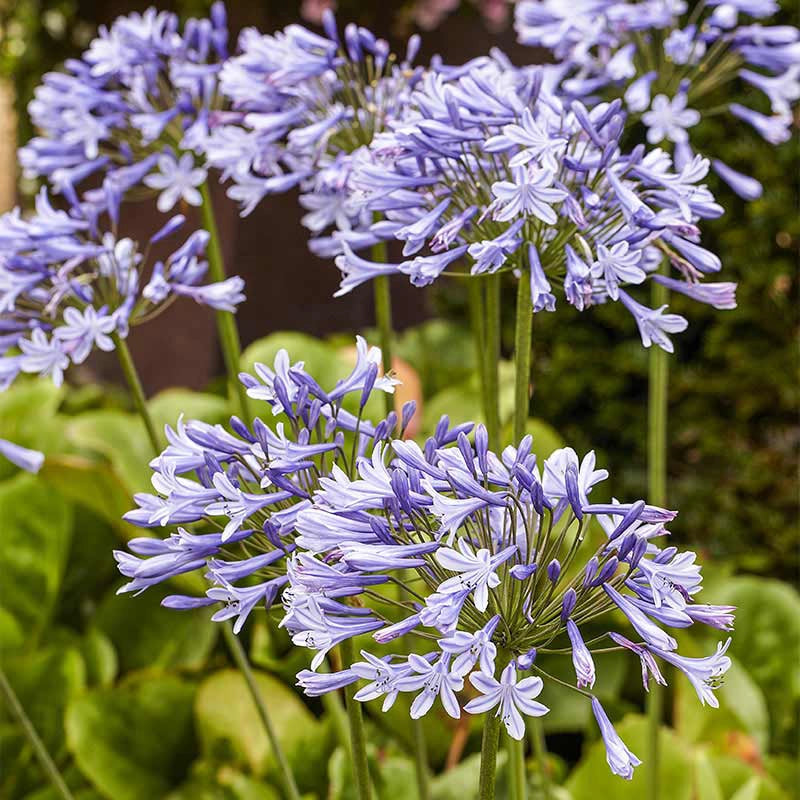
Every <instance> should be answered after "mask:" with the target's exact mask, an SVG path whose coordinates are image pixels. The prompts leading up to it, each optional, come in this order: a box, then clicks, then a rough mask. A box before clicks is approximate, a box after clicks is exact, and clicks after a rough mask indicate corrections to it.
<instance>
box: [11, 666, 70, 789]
mask: <svg viewBox="0 0 800 800" xmlns="http://www.w3.org/2000/svg"><path fill="white" fill-rule="evenodd" d="M0 689H2V692H3V695H4V696H5V698H6V702H7V703H8V707H9V708H10V709H11V713H12V714H13V715H14V716H15V717H16V718H17V721H18V722H19V724H20V725H21V726H22V730H23V731H25V736H26V738H27V739H28V742H29V743H30V745H31V747H32V748H33V752H34V753H35V754H36V758H37V759H38V760H39V764H41V767H42V769H43V770H44V771H45V773H47V777H48V778H49V779H50V783H52V784H53V788H54V789H55V790H56V792H57V793H58V795H59V797H61V798H63V800H75V798H74V795H73V794H72V792H71V791H70V790H69V787H68V786H67V784H66V782H65V781H64V778H63V777H61V773H60V772H59V771H58V767H57V766H56V764H55V762H54V761H53V759H52V758H51V756H50V753H48V752H47V748H46V747H45V744H44V742H43V741H42V740H41V739H40V738H39V734H38V733H37V732H36V728H34V727H33V723H32V722H31V721H30V719H29V718H28V715H27V714H26V713H25V709H24V708H23V707H22V703H20V701H19V698H18V697H17V695H16V694H15V692H14V690H13V689H12V688H11V684H10V683H9V682H8V679H7V678H6V675H5V672H3V670H2V669H1V668H0Z"/></svg>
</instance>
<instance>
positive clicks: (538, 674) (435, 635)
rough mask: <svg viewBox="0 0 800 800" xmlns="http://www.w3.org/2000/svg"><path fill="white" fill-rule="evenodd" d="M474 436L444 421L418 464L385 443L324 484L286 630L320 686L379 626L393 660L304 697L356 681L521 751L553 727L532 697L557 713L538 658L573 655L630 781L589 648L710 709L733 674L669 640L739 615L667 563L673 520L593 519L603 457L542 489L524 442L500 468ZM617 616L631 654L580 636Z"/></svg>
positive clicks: (716, 659) (416, 454)
mask: <svg viewBox="0 0 800 800" xmlns="http://www.w3.org/2000/svg"><path fill="white" fill-rule="evenodd" d="M471 428H472V426H469V427H466V428H465V427H464V426H458V428H456V429H451V428H450V426H449V421H448V422H447V423H444V424H443V425H442V426H440V427H439V428H438V429H437V433H436V435H435V436H434V437H431V439H429V440H428V441H427V442H426V443H425V446H424V447H421V446H420V445H419V444H417V443H415V442H413V441H409V440H397V439H395V440H393V441H390V442H388V443H386V442H381V443H380V444H378V445H376V446H375V447H374V448H373V450H372V453H370V452H369V451H367V452H365V453H364V455H363V456H362V457H360V458H359V459H358V461H357V464H356V471H355V473H354V474H352V475H350V476H347V475H345V474H343V473H337V474H336V475H332V476H331V477H330V478H326V479H324V480H322V481H320V488H319V489H318V490H317V491H316V493H314V494H313V496H312V497H311V498H310V500H309V505H308V506H307V507H306V508H304V509H303V510H302V511H301V512H300V513H299V514H298V516H297V525H296V527H297V532H298V535H297V537H296V539H295V543H296V546H297V550H296V552H295V553H294V554H293V556H292V560H291V564H290V568H289V570H288V576H289V580H288V585H287V588H286V589H285V590H284V593H283V598H284V608H285V616H284V619H283V621H282V623H281V624H282V625H284V626H285V627H287V628H288V630H289V631H290V633H292V634H293V638H294V641H295V642H296V643H297V644H300V645H303V646H306V647H309V648H310V649H311V650H313V651H314V652H315V656H314V659H313V661H312V670H313V669H316V668H317V667H319V666H320V664H321V663H322V659H321V657H320V654H324V653H325V652H327V650H328V649H329V648H330V646H331V643H332V642H334V641H342V640H343V639H345V638H348V637H351V636H356V635H362V634H363V633H364V632H365V631H367V630H368V629H369V628H370V626H374V627H373V630H372V631H371V632H372V636H373V638H374V639H375V640H376V641H378V642H380V643H381V644H383V645H385V646H386V647H390V648H391V647H392V645H394V647H395V648H396V651H397V652H392V653H391V654H390V655H385V656H384V657H383V659H382V660H380V661H379V660H378V659H377V658H376V657H375V656H372V655H371V654H369V652H368V650H367V649H365V650H364V651H363V652H362V657H365V658H368V662H369V665H371V666H367V665H364V663H363V662H357V663H356V664H353V665H349V664H344V665H343V670H342V671H341V672H338V673H334V674H333V675H331V676H326V678H325V680H324V681H318V680H316V679H314V678H311V677H310V673H308V672H307V671H304V672H303V673H301V675H300V676H298V677H299V679H300V685H301V686H304V687H310V688H311V690H312V692H313V693H314V694H318V693H320V692H323V691H326V690H330V691H333V690H334V689H335V688H337V687H338V686H340V685H341V684H342V682H343V681H345V680H347V681H348V682H349V681H351V679H352V682H357V681H358V679H359V678H360V677H361V675H362V674H363V676H364V678H365V679H368V680H369V681H371V682H370V683H369V684H368V685H367V686H364V687H362V688H360V689H358V690H357V691H356V694H355V696H356V699H357V700H361V701H363V702H369V701H370V700H373V699H377V698H379V697H383V698H384V704H385V705H386V704H387V703H388V704H389V705H391V704H393V703H394V701H395V699H396V697H397V694H398V693H402V692H413V693H415V697H414V700H413V703H412V706H411V714H412V716H413V717H419V716H421V715H423V714H425V713H427V712H428V711H429V710H430V709H431V708H433V707H434V705H435V704H436V703H437V702H439V703H441V705H442V707H443V709H444V710H445V712H446V713H447V714H449V715H450V716H452V717H455V718H458V717H459V716H460V715H461V712H462V711H466V712H467V713H474V714H479V713H486V712H492V713H495V714H496V715H497V716H498V717H500V718H501V720H502V722H503V724H504V726H505V729H506V731H507V733H508V735H509V736H511V737H513V738H515V739H521V738H523V736H524V733H525V721H524V717H525V716H526V715H527V716H541V715H543V714H546V713H547V712H548V706H547V705H546V703H545V704H543V703H541V702H539V700H538V698H539V696H540V694H541V695H542V697H543V698H544V699H545V700H546V693H547V686H548V683H553V682H555V679H554V678H553V677H552V676H551V675H550V674H549V673H548V672H547V671H546V669H544V668H543V667H542V666H540V665H539V663H538V662H537V658H538V656H539V654H548V655H550V656H552V657H555V656H557V655H562V656H565V657H570V656H571V659H572V664H573V667H574V670H575V685H574V689H575V691H576V692H579V693H580V694H581V695H583V696H585V697H586V698H587V700H588V701H590V702H591V704H592V707H593V710H594V713H595V717H596V718H597V721H598V725H599V726H600V730H601V734H602V737H603V739H604V741H605V743H606V747H607V750H608V756H609V765H610V766H611V768H612V770H613V771H614V772H616V773H617V774H619V775H621V776H622V777H625V778H630V777H631V775H632V773H633V769H634V767H635V766H636V765H637V764H638V763H640V762H639V760H638V759H637V758H636V756H635V755H633V754H632V753H631V752H630V751H629V750H628V749H627V748H626V747H625V745H624V743H622V741H621V740H620V739H619V737H618V736H617V734H616V732H615V731H614V729H613V725H612V724H611V722H610V721H609V719H608V717H607V716H606V715H605V712H604V711H603V710H602V708H601V707H600V706H599V704H598V703H597V701H596V699H595V698H593V696H592V695H591V693H590V690H591V689H592V687H593V686H594V683H595V678H596V672H597V669H598V668H599V667H600V666H601V662H600V663H598V664H597V665H596V663H595V659H594V657H593V648H594V647H596V646H598V644H599V643H600V642H602V640H603V639H605V638H606V636H608V637H609V638H610V640H611V646H612V648H613V649H619V650H621V651H631V652H633V653H634V654H635V655H636V656H638V657H639V659H640V660H641V662H642V664H643V680H644V681H645V686H646V680H647V679H648V678H649V675H650V674H651V673H652V674H653V675H654V676H655V677H656V679H657V680H658V681H659V682H662V681H663V676H662V675H661V673H660V671H659V670H658V666H657V662H658V661H667V662H669V663H671V664H673V665H675V666H677V667H678V669H680V670H682V671H683V672H685V673H686V675H687V676H688V677H689V679H690V680H691V681H692V683H693V684H694V685H695V687H696V688H697V689H698V693H699V695H700V697H701V700H703V702H707V703H712V699H713V689H714V688H716V687H717V686H719V682H720V681H721V679H722V676H723V674H724V672H725V670H726V669H727V667H728V666H729V659H727V657H726V656H725V654H724V653H725V647H727V645H726V646H725V647H721V648H720V649H719V651H718V653H717V654H716V655H714V656H711V657H709V658H707V659H686V658H684V657H681V656H679V655H678V654H677V652H676V649H677V643H676V642H675V640H674V639H673V638H672V637H671V636H670V635H669V634H668V633H667V632H666V631H665V630H664V629H663V628H662V625H666V626H670V627H673V626H679V627H689V626H690V625H692V624H693V623H694V622H695V621H712V620H715V618H719V619H721V618H722V617H723V616H726V615H728V614H729V613H730V609H729V608H728V607H721V608H719V609H718V613H715V612H714V611H711V610H710V609H709V608H708V607H706V606H698V605H696V595H697V594H698V592H699V591H700V587H701V577H700V571H699V566H698V565H697V564H696V563H695V562H696V559H695V556H694V554H693V553H680V552H679V551H678V550H677V548H674V547H668V548H665V549H662V548H661V547H659V546H658V544H657V542H658V540H659V539H660V537H663V536H664V535H666V534H667V533H668V532H667V530H666V527H665V526H666V525H667V524H668V523H669V522H670V521H671V520H673V519H674V518H675V515H676V512H674V511H670V510H668V509H664V508H659V507H657V506H652V505H648V504H647V503H645V502H644V501H641V500H640V501H637V502H635V503H618V502H616V501H614V502H612V503H597V502H594V499H595V494H596V493H597V492H600V491H602V489H601V488H600V486H601V484H602V483H603V481H605V480H606V479H607V478H608V473H607V472H606V471H605V470H598V469H595V459H594V454H593V453H590V454H587V455H586V456H584V457H583V458H579V456H578V455H577V454H576V453H575V451H574V450H572V449H570V448H562V449H560V450H557V451H555V452H554V453H552V454H551V455H550V456H549V457H548V458H547V459H545V461H544V463H543V465H542V471H541V473H540V469H539V467H538V465H537V463H536V456H535V455H533V453H532V452H531V447H532V440H531V437H529V436H528V437H525V439H523V440H522V441H521V442H519V443H518V444H517V445H516V446H513V445H512V446H508V447H506V448H505V449H504V450H503V451H502V452H501V453H495V452H492V451H491V450H489V449H488V447H487V446H486V435H485V429H483V427H482V426H478V427H477V428H475V429H474V443H472V442H470V441H469V439H468V433H469V432H470V430H471ZM456 431H457V432H456ZM595 518H596V519H597V520H598V522H599V523H600V527H601V529H602V530H603V531H605V533H606V538H605V540H604V541H603V542H601V543H600V544H599V546H598V545H595V544H590V543H589V541H590V539H589V537H587V536H586V533H587V530H588V527H589V526H590V525H592V520H593V519H595ZM391 584H398V585H400V586H401V587H404V589H405V595H404V599H401V600H400V601H398V600H397V599H396V595H395V594H394V593H392V595H391V596H392V598H393V599H392V602H391V603H386V602H383V601H382V600H381V599H380V598H381V597H382V593H383V592H384V591H386V590H387V587H389V586H390V585H391ZM357 594H358V595H360V596H359V597H358V599H357V600H355V599H353V600H350V599H348V598H351V597H353V596H354V595H357ZM309 608H313V609H314V613H313V615H311V616H309V614H308V611H307V609H309ZM614 611H621V612H622V614H623V615H624V617H623V618H625V619H626V620H627V622H628V623H629V625H630V628H631V631H632V633H631V634H630V635H631V636H632V637H635V641H634V640H632V639H628V638H626V637H624V636H622V635H621V634H619V633H617V632H615V631H608V629H606V630H607V631H608V632H606V633H601V635H599V636H597V635H594V636H593V637H592V638H588V637H585V633H584V632H585V631H587V630H589V625H590V623H591V625H592V629H593V630H594V631H598V630H599V631H602V630H603V628H602V627H601V626H602V625H603V622H599V623H598V622H597V621H596V620H598V619H604V620H607V621H606V624H610V623H611V620H612V619H613V617H612V615H611V613H610V612H614ZM712 626H713V623H712ZM398 640H405V641H402V642H400V641H398ZM434 641H435V643H436V646H434ZM395 643H396V644H395ZM409 649H410V650H411V655H405V653H408V652H409ZM600 649H602V650H606V649H607V648H606V647H604V646H601V647H600ZM389 665H391V666H389ZM645 667H646V669H645ZM359 670H361V671H362V672H359ZM375 670H377V673H376V672H375ZM376 676H377V677H376ZM465 677H466V678H468V681H469V683H470V684H471V685H472V686H473V687H474V688H475V689H476V690H477V691H478V692H479V696H478V697H474V698H473V699H471V700H469V702H466V703H464V702H463V700H461V699H460V698H459V691H460V690H461V687H462V684H463V682H464V678H465ZM559 682H562V681H559ZM326 686H327V687H329V688H328V689H326V688H325V687H326Z"/></svg>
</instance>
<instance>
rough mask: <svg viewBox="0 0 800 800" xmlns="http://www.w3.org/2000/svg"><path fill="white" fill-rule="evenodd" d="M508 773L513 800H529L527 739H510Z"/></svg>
mask: <svg viewBox="0 0 800 800" xmlns="http://www.w3.org/2000/svg"><path fill="white" fill-rule="evenodd" d="M508 771H509V778H510V787H511V792H510V794H511V798H512V800H527V797H528V785H527V781H526V776H525V739H524V738H523V739H520V740H519V741H517V740H516V739H512V738H511V737H508Z"/></svg>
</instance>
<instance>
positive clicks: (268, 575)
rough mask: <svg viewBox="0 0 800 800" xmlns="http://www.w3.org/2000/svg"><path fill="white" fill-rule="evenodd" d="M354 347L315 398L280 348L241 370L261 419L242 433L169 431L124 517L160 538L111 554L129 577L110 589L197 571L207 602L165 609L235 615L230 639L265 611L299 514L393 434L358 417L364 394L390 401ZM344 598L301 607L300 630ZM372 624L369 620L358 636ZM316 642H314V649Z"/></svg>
mask: <svg viewBox="0 0 800 800" xmlns="http://www.w3.org/2000/svg"><path fill="white" fill-rule="evenodd" d="M356 349H357V360H356V364H355V366H354V368H353V371H352V372H351V373H350V375H349V376H347V377H345V378H343V379H342V380H340V381H338V382H337V383H336V385H335V386H331V387H327V388H326V389H324V390H323V389H322V388H321V387H320V386H319V384H318V383H317V382H316V381H315V380H314V378H313V377H312V376H311V375H310V374H309V373H308V372H307V371H306V369H305V368H304V365H303V362H296V363H292V362H291V360H290V358H289V355H288V353H287V352H286V351H285V350H281V351H279V352H278V354H277V356H276V358H275V363H274V365H273V366H272V367H270V366H267V365H265V364H256V365H255V374H254V375H250V374H244V373H243V374H242V375H241V381H242V383H243V384H244V385H245V386H246V387H247V393H248V395H249V396H250V397H251V398H252V399H254V400H257V401H261V402H262V403H263V407H264V410H265V413H264V418H263V419H262V418H261V417H258V416H257V417H256V418H255V420H254V421H253V423H252V425H246V424H245V423H244V422H242V421H241V420H239V419H238V418H236V417H233V418H232V419H231V422H230V427H229V428H225V427H223V426H222V425H209V424H207V423H205V422H203V421H201V420H183V419H182V418H181V419H179V420H178V423H177V426H176V427H175V428H173V427H171V426H167V428H166V435H167V440H168V442H169V444H168V446H167V448H166V449H165V450H164V451H163V452H162V453H161V454H160V455H159V456H158V457H156V458H155V459H154V460H153V461H152V462H151V467H152V469H153V476H152V484H153V488H154V490H155V493H154V494H138V495H136V497H135V499H136V502H137V506H138V507H137V508H136V509H135V510H133V511H131V512H129V513H128V514H127V515H126V519H127V520H128V521H129V522H131V523H133V524H135V525H139V526H141V527H144V528H149V529H151V531H152V532H153V533H158V532H161V531H163V529H164V528H168V529H169V533H168V535H166V537H165V538H152V537H142V538H136V539H132V540H131V541H130V542H129V549H130V551H132V552H127V551H119V552H116V553H115V557H116V559H117V562H118V565H119V570H120V572H121V573H122V574H123V575H125V576H126V577H127V578H129V579H130V580H129V582H128V583H126V584H125V585H124V586H123V587H122V588H121V589H120V592H139V591H142V590H144V589H146V588H148V587H150V586H153V585H155V584H160V583H163V582H164V581H166V580H168V579H169V578H171V577H174V576H175V575H179V574H182V573H185V572H193V571H200V573H201V574H203V575H204V576H205V577H206V578H207V579H208V581H209V589H208V591H207V592H206V595H205V596H203V597H187V596H180V595H171V596H169V597H167V598H165V600H164V601H163V603H164V605H165V606H168V607H170V608H177V609H185V608H197V607H201V606H214V607H215V608H216V611H215V613H214V616H213V619H214V620H224V619H229V618H235V626H234V627H235V630H236V631H237V632H238V631H239V630H240V629H241V627H242V625H243V624H244V623H245V621H246V619H247V617H248V615H249V614H250V613H251V612H252V611H253V609H255V608H257V607H261V608H262V609H263V608H265V607H266V608H267V609H269V608H270V607H271V606H272V605H273V603H274V602H275V601H276V599H278V598H279V595H280V592H281V591H282V590H283V589H284V587H285V586H286V585H287V583H288V580H289V577H288V572H287V570H291V569H292V568H293V562H292V561H291V560H290V555H291V554H292V553H293V552H294V551H295V549H296V543H295V538H296V536H295V529H296V524H297V516H298V514H299V513H300V512H301V511H303V510H304V509H310V507H311V497H312V496H313V494H314V492H315V491H316V490H317V489H319V487H320V486H321V485H323V484H326V485H327V484H331V485H333V486H335V485H336V484H337V483H340V482H343V481H345V480H347V476H348V474H350V473H351V472H352V469H353V464H354V459H355V458H356V457H358V455H359V454H361V453H362V452H363V451H364V449H365V448H371V447H373V446H378V445H380V443H381V442H383V441H385V440H386V439H388V438H390V437H391V436H392V435H393V433H394V431H395V428H396V426H397V416H396V414H394V412H392V413H391V414H390V415H389V417H388V418H386V419H384V420H381V421H380V422H378V423H377V424H373V423H372V422H370V421H369V420H367V419H365V418H364V417H363V411H364V407H365V404H366V402H365V401H366V400H367V399H368V396H369V395H370V394H371V393H372V392H390V393H391V392H393V391H394V386H395V384H396V383H397V381H396V380H395V379H394V378H393V377H392V376H391V375H381V376H378V375H376V369H375V367H376V365H377V364H380V361H381V353H380V350H378V349H377V348H374V347H368V346H367V344H366V342H365V341H364V340H363V339H360V338H359V339H358V341H357V348H356ZM365 396H366V397H365ZM354 524H356V523H354ZM183 526H186V527H183ZM362 533H363V532H362ZM321 535H324V532H321ZM354 535H355V536H356V537H357V536H358V535H359V534H354ZM354 558H355V556H354ZM411 563H417V562H416V561H415V560H413V559H411ZM331 573H336V567H334V566H331V567H328V566H327V565H325V564H319V575H318V577H317V580H318V581H320V582H325V581H328V580H329V577H330V574H331ZM353 591H358V589H354V590H353ZM351 593H352V592H351V590H350V588H349V587H348V586H347V585H346V582H345V583H342V585H341V586H339V587H338V588H337V590H336V591H334V592H332V593H331V594H330V596H329V597H328V598H326V599H324V600H321V601H320V603H319V604H317V605H315V606H313V607H312V606H309V607H308V608H307V609H306V610H305V612H304V613H305V615H306V616H305V619H306V620H307V622H308V626H309V630H312V629H314V620H315V619H316V618H317V617H320V618H321V615H322V614H323V613H324V612H328V611H330V610H331V609H333V608H338V607H339V606H340V605H341V603H342V598H346V597H347V596H349V595H350V594H351ZM376 627H378V625H375V624H373V623H372V622H371V621H370V622H367V627H366V628H364V630H374V629H375V628H376ZM359 629H361V628H359ZM321 635H322V633H321V632H320V633H318V634H317V638H315V639H314V641H315V642H318V643H319V642H321V641H322V640H321V639H320V638H319V636H321ZM309 636H311V634H309ZM309 641H310V639H309Z"/></svg>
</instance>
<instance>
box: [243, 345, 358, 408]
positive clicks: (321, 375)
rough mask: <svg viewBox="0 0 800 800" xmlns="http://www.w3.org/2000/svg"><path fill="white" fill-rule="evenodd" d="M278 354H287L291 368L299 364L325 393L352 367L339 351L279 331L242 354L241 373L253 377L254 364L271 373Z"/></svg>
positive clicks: (332, 347)
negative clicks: (261, 365) (258, 364)
mask: <svg viewBox="0 0 800 800" xmlns="http://www.w3.org/2000/svg"><path fill="white" fill-rule="evenodd" d="M279 350H286V351H287V352H288V353H289V361H290V362H291V363H292V364H294V363H295V362H297V361H302V362H303V363H304V364H305V367H306V370H307V371H308V373H309V374H310V375H312V376H313V378H314V380H316V382H317V383H318V384H319V385H320V386H321V387H322V388H323V389H324V390H326V391H327V390H329V389H332V388H333V387H334V385H335V384H336V381H338V380H339V379H341V378H344V377H346V376H347V375H348V374H349V373H350V371H351V369H352V363H351V362H350V361H349V360H348V359H347V358H346V356H345V355H344V354H343V353H342V352H341V350H340V349H339V348H337V347H334V346H333V345H330V344H327V343H326V342H323V341H321V340H320V339H315V338H314V337H313V336H308V335H307V334H305V333H296V332H293V331H279V332H276V333H271V334H270V335H269V336H265V337H264V338H263V339H259V340H258V341H256V342H253V344H251V345H250V346H249V347H248V348H247V349H246V350H245V351H244V353H242V360H241V364H242V370H244V371H245V372H249V373H250V374H251V375H253V374H255V373H254V371H253V365H254V364H255V363H256V362H260V363H262V364H265V365H266V366H267V367H269V368H270V369H272V367H273V364H274V363H275V356H276V355H277V354H278V351H279ZM262 416H265V417H266V415H262Z"/></svg>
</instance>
